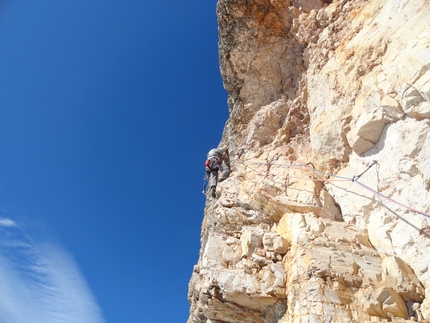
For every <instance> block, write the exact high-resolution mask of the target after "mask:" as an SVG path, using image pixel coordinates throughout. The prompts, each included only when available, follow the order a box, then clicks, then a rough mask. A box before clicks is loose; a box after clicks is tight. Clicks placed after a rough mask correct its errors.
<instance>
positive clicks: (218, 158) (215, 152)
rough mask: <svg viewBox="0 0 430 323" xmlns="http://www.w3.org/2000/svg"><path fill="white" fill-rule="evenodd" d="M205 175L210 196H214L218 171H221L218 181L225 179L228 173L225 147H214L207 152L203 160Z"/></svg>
mask: <svg viewBox="0 0 430 323" xmlns="http://www.w3.org/2000/svg"><path fill="white" fill-rule="evenodd" d="M205 167H206V176H205V179H206V180H207V181H208V190H209V193H210V196H211V197H216V193H215V191H216V186H217V183H218V171H221V175H220V176H219V181H220V182H221V181H223V180H225V179H226V178H227V177H228V176H229V175H230V168H229V166H228V150H227V148H225V147H223V148H214V149H211V150H210V151H209V152H208V155H207V159H206V162H205Z"/></svg>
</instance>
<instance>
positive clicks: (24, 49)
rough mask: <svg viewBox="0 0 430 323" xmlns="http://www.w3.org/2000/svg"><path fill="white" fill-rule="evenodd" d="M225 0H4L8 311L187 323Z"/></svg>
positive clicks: (7, 317) (18, 322)
mask: <svg viewBox="0 0 430 323" xmlns="http://www.w3.org/2000/svg"><path fill="white" fill-rule="evenodd" d="M215 5H216V1H215V0H214V1H201V0H182V1H171V0H166V1H160V0H158V1H155V0H139V1H138V0H121V1H119V0H103V1H102V0H92V1H87V0H86V1H84V0H73V1H70V0H69V1H66V0H65V1H58V0H38V1H30V0H6V1H0V68H1V70H0V113H1V115H0V152H1V153H0V210H1V211H0V282H4V284H6V285H7V287H8V289H6V290H9V291H10V292H6V291H5V290H2V291H1V292H0V321H7V322H8V323H32V322H44V323H56V322H62V323H64V322H78V321H79V322H80V323H84V322H91V323H97V322H106V323H117V322H118V323H119V322H121V323H123V322H130V323H134V322H186V319H187V317H188V310H189V305H188V302H187V299H186V297H187V288H188V280H189V278H190V276H191V272H192V268H193V265H194V264H195V263H196V261H197V258H198V252H199V248H200V227H201V222H202V217H203V207H204V202H205V197H204V195H203V194H201V190H202V185H203V176H204V160H205V157H206V152H207V151H208V150H209V149H210V148H213V147H214V146H216V145H217V144H218V142H219V140H220V138H221V134H222V128H223V126H224V123H225V121H226V120H227V117H228V109H227V103H226V101H227V94H226V92H225V90H224V89H223V87H222V80H221V77H220V73H219V63H218V52H217V42H218V36H217V23H216V14H215ZM77 300H83V301H81V302H78V301H77Z"/></svg>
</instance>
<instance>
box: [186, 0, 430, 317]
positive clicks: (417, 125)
mask: <svg viewBox="0 0 430 323" xmlns="http://www.w3.org/2000/svg"><path fill="white" fill-rule="evenodd" d="M217 15H218V22H219V56H220V67H221V73H222V77H223V81H224V86H225V88H226V90H227V91H228V93H229V99H228V106H229V111H230V118H229V120H228V122H227V124H226V126H225V130H224V133H223V136H222V140H221V143H220V144H221V145H224V146H228V148H229V152H230V163H231V168H232V171H233V172H232V174H231V175H230V177H229V178H228V179H227V180H225V181H224V182H222V183H219V185H218V187H217V198H216V199H213V198H210V197H208V198H207V203H206V206H205V214H204V220H203V225H202V236H201V251H200V256H199V260H198V263H197V265H196V266H195V267H194V271H193V273H192V277H191V280H190V284H189V295H188V298H189V301H190V304H191V310H190V317H189V320H188V323H224V322H228V323H236V322H237V323H287V322H288V323H290V322H333V323H338V322H411V321H420V322H425V321H429V322H430V271H429V264H430V219H429V217H430V214H429V213H430V192H429V189H430V133H429V129H430V119H429V118H430V48H429V46H430V5H429V3H428V2H427V1H424V0H354V1H353V0H349V1H348V0H325V1H322V0H218V4H217Z"/></svg>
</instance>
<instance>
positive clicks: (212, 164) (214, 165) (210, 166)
mask: <svg viewBox="0 0 430 323" xmlns="http://www.w3.org/2000/svg"><path fill="white" fill-rule="evenodd" d="M218 163H219V158H218V157H216V156H211V157H209V158H208V159H206V162H205V166H206V171H207V172H209V173H210V172H212V171H214V170H218Z"/></svg>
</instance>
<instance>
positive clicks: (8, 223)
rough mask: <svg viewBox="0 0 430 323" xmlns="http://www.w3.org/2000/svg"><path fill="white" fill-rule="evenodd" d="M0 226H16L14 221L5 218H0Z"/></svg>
mask: <svg viewBox="0 0 430 323" xmlns="http://www.w3.org/2000/svg"><path fill="white" fill-rule="evenodd" d="M0 226H1V227H14V226H16V223H15V221H13V220H11V219H7V218H0Z"/></svg>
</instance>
